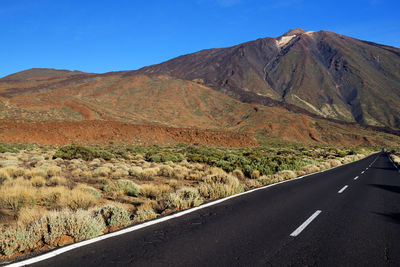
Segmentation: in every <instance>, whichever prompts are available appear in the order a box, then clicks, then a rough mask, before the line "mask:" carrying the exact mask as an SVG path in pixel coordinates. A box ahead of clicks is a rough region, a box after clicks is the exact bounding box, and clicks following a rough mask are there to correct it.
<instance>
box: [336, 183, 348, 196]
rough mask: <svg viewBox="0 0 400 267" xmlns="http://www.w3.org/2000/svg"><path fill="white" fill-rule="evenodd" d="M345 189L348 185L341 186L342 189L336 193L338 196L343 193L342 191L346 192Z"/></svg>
mask: <svg viewBox="0 0 400 267" xmlns="http://www.w3.org/2000/svg"><path fill="white" fill-rule="evenodd" d="M347 187H349V186H348V185H345V186H343V188H342V189H340V190H339V191H338V193H339V194H341V193H343V191H344V190H346V188H347Z"/></svg>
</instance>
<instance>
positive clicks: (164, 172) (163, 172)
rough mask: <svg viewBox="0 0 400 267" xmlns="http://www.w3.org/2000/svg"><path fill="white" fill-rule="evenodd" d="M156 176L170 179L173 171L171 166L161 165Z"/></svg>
mask: <svg viewBox="0 0 400 267" xmlns="http://www.w3.org/2000/svg"><path fill="white" fill-rule="evenodd" d="M158 174H159V175H160V176H164V177H172V176H173V175H174V169H173V168H172V167H171V166H168V165H163V166H161V167H160V170H159V173H158Z"/></svg>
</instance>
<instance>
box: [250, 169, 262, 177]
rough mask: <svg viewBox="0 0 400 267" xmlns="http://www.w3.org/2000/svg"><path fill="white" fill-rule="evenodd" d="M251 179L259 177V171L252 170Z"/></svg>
mask: <svg viewBox="0 0 400 267" xmlns="http://www.w3.org/2000/svg"><path fill="white" fill-rule="evenodd" d="M250 178H251V179H258V178H260V172H259V171H258V170H254V171H252V173H251V175H250Z"/></svg>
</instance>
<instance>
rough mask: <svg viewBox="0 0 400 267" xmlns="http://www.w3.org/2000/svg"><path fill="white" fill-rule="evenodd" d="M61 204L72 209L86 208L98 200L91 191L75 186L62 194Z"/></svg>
mask: <svg viewBox="0 0 400 267" xmlns="http://www.w3.org/2000/svg"><path fill="white" fill-rule="evenodd" d="M60 202H61V205H63V206H64V207H68V208H70V209H71V210H78V209H85V210H87V209H88V208H90V207H93V206H94V205H95V204H96V202H97V197H95V196H93V195H92V194H91V193H90V192H88V191H84V190H81V189H79V188H75V189H73V190H71V191H69V192H67V193H66V194H63V195H61V199H60Z"/></svg>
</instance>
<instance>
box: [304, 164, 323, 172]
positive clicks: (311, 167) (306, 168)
mask: <svg viewBox="0 0 400 267" xmlns="http://www.w3.org/2000/svg"><path fill="white" fill-rule="evenodd" d="M301 170H302V171H304V172H305V173H313V172H319V171H320V169H319V168H318V166H316V165H314V164H310V165H307V166H304V167H303V168H301Z"/></svg>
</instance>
